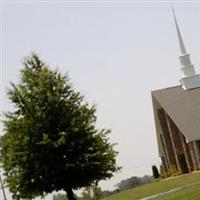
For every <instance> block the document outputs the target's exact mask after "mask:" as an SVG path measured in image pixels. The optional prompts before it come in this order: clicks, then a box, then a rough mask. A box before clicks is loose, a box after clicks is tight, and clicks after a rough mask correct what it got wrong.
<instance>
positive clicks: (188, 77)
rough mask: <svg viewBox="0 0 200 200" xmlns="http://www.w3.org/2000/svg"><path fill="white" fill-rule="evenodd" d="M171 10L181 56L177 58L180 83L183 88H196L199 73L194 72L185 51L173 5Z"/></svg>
mask: <svg viewBox="0 0 200 200" xmlns="http://www.w3.org/2000/svg"><path fill="white" fill-rule="evenodd" d="M172 12H173V16H174V21H175V26H176V31H177V35H178V41H179V46H180V50H181V56H180V57H179V59H180V62H181V65H182V67H181V72H182V78H181V80H180V83H181V85H182V87H183V88H184V89H185V90H189V89H194V88H198V87H200V75H199V74H196V72H195V69H194V66H193V65H192V64H191V61H190V55H189V54H188V53H187V51H186V48H185V45H184V42H183V38H182V36H181V32H180V29H179V26H178V22H177V19H176V15H175V11H174V8H173V7H172Z"/></svg>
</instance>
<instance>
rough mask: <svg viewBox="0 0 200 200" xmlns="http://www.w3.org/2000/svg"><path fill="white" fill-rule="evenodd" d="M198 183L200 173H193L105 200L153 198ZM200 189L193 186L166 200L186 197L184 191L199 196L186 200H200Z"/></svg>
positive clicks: (105, 199) (140, 187)
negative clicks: (155, 195)
mask: <svg viewBox="0 0 200 200" xmlns="http://www.w3.org/2000/svg"><path fill="white" fill-rule="evenodd" d="M198 181H200V172H196V173H192V174H189V175H183V176H179V177H174V178H170V179H164V180H161V181H158V182H154V183H150V184H146V185H142V186H139V187H136V188H133V189H130V190H126V191H124V192H120V193H118V194H115V195H113V196H110V197H107V198H104V199H103V200H137V199H141V198H144V197H147V196H151V195H154V194H157V193H161V192H166V191H168V190H171V189H173V188H177V187H180V186H185V185H188V184H192V183H195V182H198ZM197 188H198V190H196V189H197ZM199 188H200V186H199V185H197V186H193V187H191V188H186V189H184V190H182V191H178V192H176V193H173V194H170V195H169V194H168V195H166V199H170V200H171V199H172V198H171V197H172V196H175V195H180V196H181V195H182V196H184V191H188V193H191V195H194V196H197V198H196V199H194V198H193V199H191V198H186V199H187V200H190V199H191V200H197V199H198V200H199V199H200V190H199ZM195 191H196V192H195ZM168 196H169V197H168ZM180 196H178V197H177V198H175V199H181V198H180ZM156 199H159V198H156ZM160 199H164V196H162V197H161V198H160ZM186 199H185V200H186ZM183 200H184V199H183Z"/></svg>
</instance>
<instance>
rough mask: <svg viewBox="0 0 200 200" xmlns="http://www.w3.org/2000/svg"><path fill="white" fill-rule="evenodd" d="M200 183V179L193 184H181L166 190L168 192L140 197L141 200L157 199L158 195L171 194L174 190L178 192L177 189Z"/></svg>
mask: <svg viewBox="0 0 200 200" xmlns="http://www.w3.org/2000/svg"><path fill="white" fill-rule="evenodd" d="M199 184H200V181H198V182H196V183H192V184H188V185H184V186H180V187H177V188H174V189H171V190H168V191H166V192H161V193H158V194H154V195H152V196H148V197H145V198H143V199H140V200H150V199H155V198H156V197H160V196H165V195H167V194H170V193H173V192H177V191H179V190H183V189H185V188H189V187H192V186H195V185H199Z"/></svg>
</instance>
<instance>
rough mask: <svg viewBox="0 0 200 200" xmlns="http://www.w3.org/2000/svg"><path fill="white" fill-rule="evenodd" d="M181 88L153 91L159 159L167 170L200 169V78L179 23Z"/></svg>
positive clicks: (179, 86)
mask: <svg viewBox="0 0 200 200" xmlns="http://www.w3.org/2000/svg"><path fill="white" fill-rule="evenodd" d="M173 16H174V20H175V26H176V30H177V35H178V41H179V45H180V51H181V55H180V57H179V59H180V63H181V73H182V77H181V79H180V85H178V86H175V87H170V88H165V89H160V90H156V91H152V102H153V108H154V118H155V125H156V134H157V142H158V150H159V156H160V158H161V161H162V166H163V167H164V171H165V172H167V171H169V170H171V169H172V168H173V169H174V168H175V169H177V170H179V171H181V172H183V173H186V172H191V171H194V170H200V75H199V74H197V73H196V72H195V68H194V66H193V65H192V63H191V60H190V55H189V54H188V53H187V51H186V48H185V45H184V42H183V38H182V35H181V32H180V29H179V26H178V23H177V19H176V16H175V12H174V9H173Z"/></svg>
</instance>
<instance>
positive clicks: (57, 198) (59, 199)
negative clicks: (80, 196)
mask: <svg viewBox="0 0 200 200" xmlns="http://www.w3.org/2000/svg"><path fill="white" fill-rule="evenodd" d="M52 200H68V199H67V197H66V195H65V194H60V193H59V194H54V195H53V199H52Z"/></svg>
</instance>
